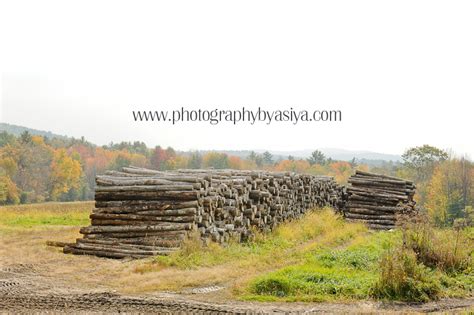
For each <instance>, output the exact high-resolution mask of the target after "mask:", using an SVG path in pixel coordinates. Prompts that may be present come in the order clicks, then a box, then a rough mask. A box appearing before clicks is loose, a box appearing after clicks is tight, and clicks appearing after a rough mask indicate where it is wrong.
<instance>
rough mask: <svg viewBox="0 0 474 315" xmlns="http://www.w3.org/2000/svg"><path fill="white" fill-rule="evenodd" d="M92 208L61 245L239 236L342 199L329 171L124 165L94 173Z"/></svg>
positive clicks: (172, 246) (158, 248) (128, 251)
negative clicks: (315, 173)
mask: <svg viewBox="0 0 474 315" xmlns="http://www.w3.org/2000/svg"><path fill="white" fill-rule="evenodd" d="M96 183H97V187H96V194H95V200H96V204H95V206H96V207H95V209H94V210H93V212H92V214H91V215H90V218H91V225H90V226H88V227H84V228H82V229H81V230H80V233H81V234H83V235H84V236H83V238H80V239H77V240H76V243H74V244H69V245H67V246H65V247H64V252H65V253H73V254H87V255H96V256H102V257H110V258H124V257H134V258H141V257H147V256H152V255H160V254H161V255H166V254H169V253H170V252H172V251H174V250H176V249H178V248H179V246H180V244H181V243H182V241H183V240H185V239H186V238H187V237H189V235H190V234H191V233H196V234H199V235H200V237H201V238H202V239H203V240H205V241H208V240H212V241H215V242H219V243H226V242H228V241H229V240H230V239H231V238H233V239H235V240H237V241H245V240H248V239H249V238H251V237H252V235H253V234H252V231H253V230H255V229H257V230H261V231H270V230H272V229H273V228H274V227H275V226H276V225H277V224H278V223H280V222H282V221H286V220H291V219H294V218H298V217H300V216H301V215H303V214H304V213H305V212H306V211H307V210H309V209H311V208H315V207H323V206H332V207H334V208H336V209H338V208H341V207H342V206H343V203H342V201H343V198H342V193H343V187H341V186H339V185H338V184H336V182H335V181H334V180H333V178H332V177H327V176H312V175H303V174H296V173H292V172H267V171H241V170H188V169H186V170H176V171H167V172H162V171H156V170H149V169H144V168H136V167H125V168H123V169H122V171H120V172H119V171H108V172H106V174H105V175H102V176H97V178H96Z"/></svg>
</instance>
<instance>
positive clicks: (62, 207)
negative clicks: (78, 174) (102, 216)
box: [0, 202, 94, 230]
mask: <svg viewBox="0 0 474 315" xmlns="http://www.w3.org/2000/svg"><path fill="white" fill-rule="evenodd" d="M93 207H94V203H93V202H54V203H41V204H29V205H21V206H3V207H0V228H1V229H2V230H8V229H15V230H17V229H31V228H42V227H48V226H83V225H87V224H89V222H90V220H89V214H90V213H91V211H92V208H93Z"/></svg>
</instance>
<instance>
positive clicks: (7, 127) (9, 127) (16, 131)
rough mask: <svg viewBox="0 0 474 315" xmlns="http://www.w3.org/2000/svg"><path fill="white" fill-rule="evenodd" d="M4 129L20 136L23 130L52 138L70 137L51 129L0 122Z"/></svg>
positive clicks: (0, 130) (0, 126) (2, 129)
mask: <svg viewBox="0 0 474 315" xmlns="http://www.w3.org/2000/svg"><path fill="white" fill-rule="evenodd" d="M2 131H6V132H8V133H10V134H13V135H15V136H19V135H21V134H22V133H23V132H25V131H28V132H29V133H30V134H32V135H35V136H43V137H48V138H50V139H52V138H58V139H68V138H69V137H67V136H62V135H58V134H55V133H52V132H51V131H44V130H38V129H32V128H27V127H23V126H17V125H10V124H7V123H0V132H2Z"/></svg>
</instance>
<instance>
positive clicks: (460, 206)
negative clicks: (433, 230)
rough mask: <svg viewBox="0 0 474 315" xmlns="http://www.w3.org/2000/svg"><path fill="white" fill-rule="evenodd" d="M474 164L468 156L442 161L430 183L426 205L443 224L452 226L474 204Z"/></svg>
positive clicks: (436, 221) (439, 222)
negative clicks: (468, 159) (467, 158)
mask: <svg viewBox="0 0 474 315" xmlns="http://www.w3.org/2000/svg"><path fill="white" fill-rule="evenodd" d="M473 175H474V165H473V163H472V162H469V161H467V160H466V159H464V158H462V159H450V160H447V161H444V162H442V163H440V164H438V165H437V166H436V167H435V169H434V172H433V176H432V177H431V180H430V182H429V184H428V189H427V200H426V203H425V208H426V209H427V211H428V214H429V216H430V217H431V218H432V219H433V221H434V222H435V223H436V224H437V225H440V226H444V225H451V224H452V223H453V222H454V220H455V219H457V218H463V217H465V216H466V211H467V210H466V209H468V208H469V207H472V206H474V187H473V186H474V185H473V182H472V177H473Z"/></svg>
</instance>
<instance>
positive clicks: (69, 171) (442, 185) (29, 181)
mask: <svg viewBox="0 0 474 315" xmlns="http://www.w3.org/2000/svg"><path fill="white" fill-rule="evenodd" d="M402 158H403V162H402V163H398V162H385V163H383V164H382V165H381V166H377V167H373V166H372V167H369V166H368V165H364V164H360V163H358V161H357V160H356V159H353V160H352V161H335V160H332V159H331V158H327V157H326V156H325V155H324V154H323V153H322V152H320V151H318V150H315V151H314V152H313V153H312V155H311V156H310V157H309V158H307V159H301V158H295V157H292V156H288V157H287V158H284V159H283V158H278V159H277V158H275V157H274V156H273V155H272V154H271V153H270V152H264V153H263V154H259V153H256V152H253V151H252V152H250V154H248V156H247V157H245V158H242V157H238V156H234V155H230V154H226V153H221V152H206V153H201V152H198V151H194V152H176V151H175V150H174V149H173V148H171V147H168V148H162V147H160V146H156V147H155V148H148V147H147V146H146V145H145V143H143V142H139V141H136V142H121V143H115V144H114V143H111V144H109V145H105V146H96V145H94V144H92V143H90V142H88V141H86V140H85V139H84V138H81V139H74V138H48V137H44V136H37V135H31V134H30V133H28V132H27V131H25V132H23V133H22V134H21V135H20V136H18V137H17V136H14V135H12V134H9V133H7V132H5V131H4V132H1V133H0V204H19V203H35V202H45V201H74V200H91V199H93V197H94V188H95V176H96V175H97V174H102V173H104V172H105V171H106V170H119V169H121V168H122V167H124V166H129V165H134V166H139V167H147V168H152V169H157V170H173V169H179V168H216V169H226V168H230V169H263V170H272V171H294V172H299V173H309V174H314V175H329V176H334V177H335V179H336V181H338V182H340V183H346V181H347V179H348V178H349V176H351V175H352V174H353V173H354V171H355V170H356V169H359V170H365V171H373V172H378V173H382V174H387V175H394V176H400V177H404V178H407V179H412V180H414V181H415V183H416V184H417V192H418V194H417V198H418V200H417V201H418V204H419V205H420V207H421V208H422V209H423V210H424V211H426V212H428V213H429V214H430V217H431V218H432V219H433V220H434V221H435V222H436V223H437V224H438V225H449V224H452V223H453V222H454V220H455V219H457V218H462V217H468V216H472V208H473V204H474V187H473V186H474V181H473V177H474V165H473V163H472V162H471V161H470V160H468V159H466V158H464V157H461V158H459V157H454V156H452V155H450V154H448V153H447V152H445V151H443V150H440V149H438V148H435V147H432V146H429V145H424V146H420V147H415V148H410V149H408V150H407V151H406V152H405V153H404V154H403V156H402Z"/></svg>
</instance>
